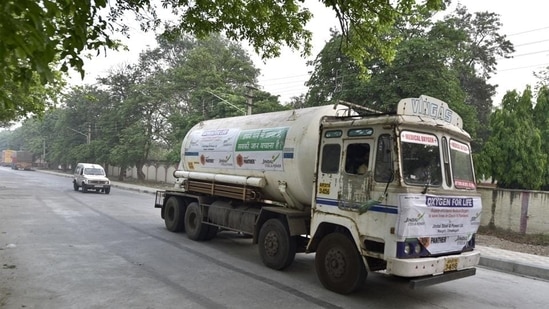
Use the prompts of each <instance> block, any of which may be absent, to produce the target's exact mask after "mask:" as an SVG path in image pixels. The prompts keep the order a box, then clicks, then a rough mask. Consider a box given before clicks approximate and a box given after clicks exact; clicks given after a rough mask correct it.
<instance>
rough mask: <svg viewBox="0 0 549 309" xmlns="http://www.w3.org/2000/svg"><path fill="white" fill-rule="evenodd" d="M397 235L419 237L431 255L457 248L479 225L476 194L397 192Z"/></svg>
mask: <svg viewBox="0 0 549 309" xmlns="http://www.w3.org/2000/svg"><path fill="white" fill-rule="evenodd" d="M399 200H400V211H399V215H398V221H397V235H398V236H399V237H405V238H419V239H420V240H423V242H422V244H423V245H424V246H425V247H426V248H427V250H429V252H431V253H432V254H435V253H440V252H449V251H459V250H461V249H462V248H463V246H465V245H466V243H467V241H468V237H469V236H470V235H472V234H474V233H476V231H477V229H478V227H479V225H480V214H481V211H482V204H481V199H480V197H476V196H439V195H428V194H402V195H400V198H399Z"/></svg>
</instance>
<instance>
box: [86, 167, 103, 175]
mask: <svg viewBox="0 0 549 309" xmlns="http://www.w3.org/2000/svg"><path fill="white" fill-rule="evenodd" d="M84 175H97V176H104V175H105V171H103V170H102V169H100V168H86V169H84Z"/></svg>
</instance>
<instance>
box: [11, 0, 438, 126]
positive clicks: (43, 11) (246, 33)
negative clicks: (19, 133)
mask: <svg viewBox="0 0 549 309" xmlns="http://www.w3.org/2000/svg"><path fill="white" fill-rule="evenodd" d="M320 1H321V2H322V3H323V4H325V5H326V6H327V7H330V8H332V9H333V11H334V13H335V15H336V16H337V18H338V20H339V23H340V27H341V31H342V33H343V35H344V36H345V37H346V38H347V40H345V44H344V45H343V46H342V49H343V50H344V52H345V54H347V55H349V56H350V57H351V58H352V59H355V60H357V61H358V64H359V66H360V65H361V63H362V62H361V61H362V60H363V59H364V58H368V57H369V56H370V55H371V53H372V50H374V51H375V52H376V53H377V54H380V55H382V56H383V57H385V58H387V59H390V58H391V57H392V55H393V50H394V47H395V46H396V44H397V42H398V40H397V39H395V40H385V34H386V33H388V32H389V31H390V29H391V27H392V26H393V25H394V23H395V21H396V20H397V19H398V18H399V16H401V15H402V14H407V13H409V12H410V11H411V10H413V9H414V8H415V7H418V6H424V7H426V8H428V9H430V10H436V9H440V8H441V7H442V5H443V4H442V2H443V1H442V0H426V1H425V4H421V5H418V4H416V1H415V0H399V1H395V2H389V1H385V0H372V1H367V2H365V1H363V0H346V1H342V0H320ZM162 8H163V9H168V10H170V11H171V12H172V13H173V15H174V16H175V17H176V21H175V22H171V23H170V22H169V21H164V22H165V23H163V21H162V20H161V19H160V18H159V17H158V15H157V9H158V8H157V7H156V2H154V1H150V0H142V1H136V0H120V1H116V2H115V3H111V2H109V1H106V0H96V1H91V2H90V1H83V0H38V1H36V0H4V1H3V2H2V9H1V10H0V36H1V37H2V41H1V42H0V67H1V68H2V69H0V102H1V104H2V114H5V115H6V116H10V115H13V113H12V112H8V111H11V110H13V109H16V108H17V107H18V106H19V105H21V104H22V103H21V102H19V101H17V100H15V98H13V97H12V96H11V95H10V93H9V92H8V91H6V88H5V87H4V85H5V84H6V83H8V81H13V83H14V85H15V87H13V88H14V89H27V88H29V87H31V86H33V85H35V84H34V81H33V78H32V75H33V74H37V75H38V76H39V78H40V83H42V84H46V83H51V82H53V81H54V80H55V77H54V76H55V72H56V71H57V70H60V71H62V72H66V71H67V70H68V69H69V68H70V67H72V68H74V69H76V70H77V71H79V72H80V73H82V74H83V73H84V72H83V63H84V61H83V59H82V57H83V52H84V51H96V52H98V53H99V52H100V51H102V50H103V49H104V48H117V47H119V46H120V44H119V42H118V41H117V40H115V39H113V37H114V36H115V35H116V34H117V33H123V34H127V33H128V26H126V25H127V18H128V14H130V13H132V14H134V16H135V17H136V20H137V21H138V22H140V24H141V28H142V29H144V30H152V29H155V28H156V27H158V26H159V25H161V24H164V26H165V29H166V31H165V32H166V33H167V34H168V35H170V36H172V37H179V36H180V35H181V34H182V33H185V34H191V35H193V36H197V37H198V38H206V37H208V36H209V35H211V34H213V33H220V32H222V33H224V34H225V35H226V36H227V37H228V38H229V39H231V40H235V41H242V40H246V41H248V42H250V44H251V45H252V46H253V48H254V49H255V50H256V52H258V53H261V54H262V55H263V57H274V56H278V55H279V54H280V48H281V46H282V45H286V46H289V47H291V48H292V49H296V50H300V51H302V53H303V54H308V53H309V52H310V49H311V43H310V42H311V32H310V31H309V30H307V29H306V24H307V22H308V21H309V20H310V19H311V17H312V14H311V12H310V11H309V10H308V9H307V8H306V7H304V6H303V1H302V0H211V1H188V0H184V1H180V0H164V1H162ZM75 25H76V26H75ZM366 46H367V47H368V48H365V47H366ZM22 93H25V92H22ZM43 104H44V102H42V103H40V102H39V101H36V102H34V104H33V105H32V106H30V107H27V109H28V110H29V111H30V112H40V111H41V110H44V105H43ZM20 109H22V108H20ZM23 109H24V108H23ZM10 117H13V116H10ZM8 120H9V119H8Z"/></svg>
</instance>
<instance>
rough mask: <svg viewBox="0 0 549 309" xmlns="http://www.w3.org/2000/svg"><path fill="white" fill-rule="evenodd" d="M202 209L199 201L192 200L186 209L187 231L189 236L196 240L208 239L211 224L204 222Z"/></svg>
mask: <svg viewBox="0 0 549 309" xmlns="http://www.w3.org/2000/svg"><path fill="white" fill-rule="evenodd" d="M202 219H203V217H202V211H200V206H198V203H197V202H192V203H190V204H189V205H188V206H187V210H186V211H185V232H186V233H187V236H188V237H189V238H190V239H192V240H196V241H202V240H206V237H207V236H208V230H209V228H210V225H208V224H204V223H203V222H202Z"/></svg>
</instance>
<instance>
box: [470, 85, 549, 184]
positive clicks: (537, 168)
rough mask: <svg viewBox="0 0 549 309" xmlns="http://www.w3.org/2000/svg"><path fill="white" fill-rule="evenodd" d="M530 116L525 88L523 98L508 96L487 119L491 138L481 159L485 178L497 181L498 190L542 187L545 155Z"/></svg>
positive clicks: (528, 100)
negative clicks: (490, 129)
mask: <svg viewBox="0 0 549 309" xmlns="http://www.w3.org/2000/svg"><path fill="white" fill-rule="evenodd" d="M540 108H542V107H540ZM533 112H534V110H533V104H532V91H531V90H530V88H529V87H527V88H526V89H525V90H524V92H523V93H522V94H520V93H518V92H517V91H509V92H507V94H506V95H505V96H504V98H503V102H502V107H501V109H498V110H496V111H495V112H494V113H493V114H492V116H491V118H490V126H491V128H492V135H491V136H490V137H489V139H488V141H487V142H486V146H485V148H484V149H483V151H482V153H481V156H482V157H483V159H482V160H484V162H483V168H487V170H485V172H486V174H485V175H487V176H491V177H493V178H494V179H496V180H497V181H498V186H500V187H503V188H512V189H539V188H540V187H541V186H542V185H543V184H544V177H545V176H546V173H547V172H546V167H547V154H546V153H544V152H542V139H541V134H540V129H538V128H537V127H536V125H535V123H534V117H533ZM544 130H547V128H544Z"/></svg>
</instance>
